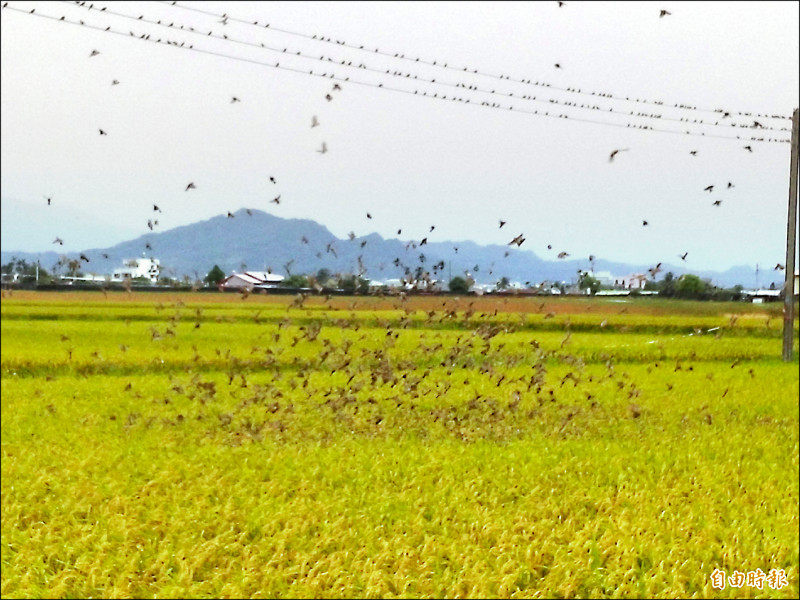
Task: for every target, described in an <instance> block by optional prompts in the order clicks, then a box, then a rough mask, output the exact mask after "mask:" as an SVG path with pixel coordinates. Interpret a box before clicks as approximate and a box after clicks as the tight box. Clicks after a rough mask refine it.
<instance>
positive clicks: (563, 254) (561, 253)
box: [558, 252, 569, 258]
mask: <svg viewBox="0 0 800 600" xmlns="http://www.w3.org/2000/svg"><path fill="white" fill-rule="evenodd" d="M568 256H569V252H559V253H558V258H567V257H568Z"/></svg>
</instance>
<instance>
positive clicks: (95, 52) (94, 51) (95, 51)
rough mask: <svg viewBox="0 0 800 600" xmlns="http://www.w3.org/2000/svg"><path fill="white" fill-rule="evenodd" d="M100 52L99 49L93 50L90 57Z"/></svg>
mask: <svg viewBox="0 0 800 600" xmlns="http://www.w3.org/2000/svg"><path fill="white" fill-rule="evenodd" d="M98 54H100V52H99V51H97V50H92V53H91V54H90V55H89V58H92V57H93V56H97V55H98Z"/></svg>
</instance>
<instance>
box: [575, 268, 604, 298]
mask: <svg viewBox="0 0 800 600" xmlns="http://www.w3.org/2000/svg"><path fill="white" fill-rule="evenodd" d="M578 287H579V288H581V289H582V290H589V291H590V292H592V294H596V293H597V291H598V290H599V289H600V280H599V279H595V278H594V277H592V276H591V275H589V273H587V272H585V271H584V272H583V273H581V276H580V279H578Z"/></svg>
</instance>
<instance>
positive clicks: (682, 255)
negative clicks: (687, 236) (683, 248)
mask: <svg viewBox="0 0 800 600" xmlns="http://www.w3.org/2000/svg"><path fill="white" fill-rule="evenodd" d="M679 256H680V257H681V260H686V257H687V256H689V253H688V252H684V253H683V254H679Z"/></svg>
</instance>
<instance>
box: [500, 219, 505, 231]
mask: <svg viewBox="0 0 800 600" xmlns="http://www.w3.org/2000/svg"><path fill="white" fill-rule="evenodd" d="M505 224H506V222H505V221H502V220H501V221H500V229H502V228H503V225H505Z"/></svg>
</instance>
